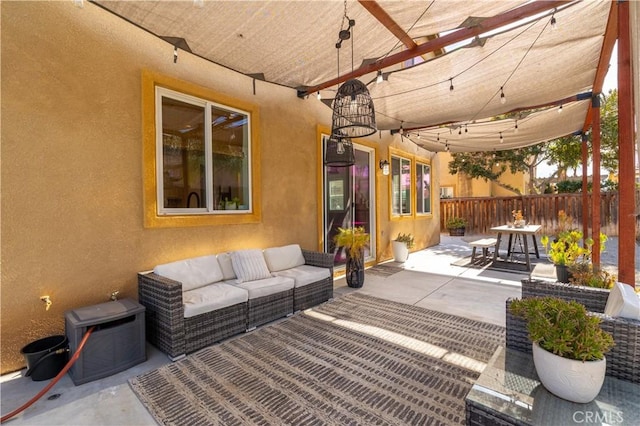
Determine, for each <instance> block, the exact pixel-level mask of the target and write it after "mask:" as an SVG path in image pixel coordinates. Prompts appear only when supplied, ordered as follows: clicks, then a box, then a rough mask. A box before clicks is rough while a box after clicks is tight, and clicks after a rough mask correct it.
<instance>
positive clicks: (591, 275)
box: [569, 260, 616, 289]
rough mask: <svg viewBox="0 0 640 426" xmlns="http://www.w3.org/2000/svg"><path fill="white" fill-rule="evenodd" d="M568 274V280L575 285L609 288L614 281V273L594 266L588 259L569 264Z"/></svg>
mask: <svg viewBox="0 0 640 426" xmlns="http://www.w3.org/2000/svg"><path fill="white" fill-rule="evenodd" d="M569 274H570V275H571V278H570V279H569V282H570V283H571V284H573V285H576V286H582V287H592V288H605V289H610V288H612V287H613V285H614V284H615V283H616V276H615V275H614V274H610V273H609V272H607V271H605V270H604V269H599V268H595V267H594V266H593V263H591V261H589V260H583V261H580V262H575V263H574V264H573V265H571V266H569Z"/></svg>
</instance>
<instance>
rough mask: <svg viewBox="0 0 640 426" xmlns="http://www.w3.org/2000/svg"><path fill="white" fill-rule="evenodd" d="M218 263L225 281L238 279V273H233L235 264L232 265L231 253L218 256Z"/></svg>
mask: <svg viewBox="0 0 640 426" xmlns="http://www.w3.org/2000/svg"><path fill="white" fill-rule="evenodd" d="M218 263H219V264H220V268H221V269H222V275H223V276H224V279H225V280H235V279H236V273H235V272H234V271H233V264H232V263H231V255H230V254H229V253H220V254H219V255H218Z"/></svg>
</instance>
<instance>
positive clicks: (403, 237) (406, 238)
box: [394, 233, 414, 249]
mask: <svg viewBox="0 0 640 426" xmlns="http://www.w3.org/2000/svg"><path fill="white" fill-rule="evenodd" d="M394 241H398V242H401V243H405V244H406V246H407V248H408V249H410V248H413V244H414V242H413V235H411V234H400V233H398V236H397V237H396V239H395V240H394Z"/></svg>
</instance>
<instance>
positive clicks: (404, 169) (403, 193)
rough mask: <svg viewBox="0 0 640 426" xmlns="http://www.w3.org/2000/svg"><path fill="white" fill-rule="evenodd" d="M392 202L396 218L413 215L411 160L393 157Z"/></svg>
mask: <svg viewBox="0 0 640 426" xmlns="http://www.w3.org/2000/svg"><path fill="white" fill-rule="evenodd" d="M391 201H392V213H393V215H394V216H404V215H410V214H411V160H409V159H406V158H401V157H391Z"/></svg>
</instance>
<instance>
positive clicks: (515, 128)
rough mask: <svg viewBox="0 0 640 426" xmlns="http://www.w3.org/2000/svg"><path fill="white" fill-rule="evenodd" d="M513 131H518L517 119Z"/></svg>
mask: <svg viewBox="0 0 640 426" xmlns="http://www.w3.org/2000/svg"><path fill="white" fill-rule="evenodd" d="M513 133H518V120H516V127H514V129H513Z"/></svg>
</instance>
